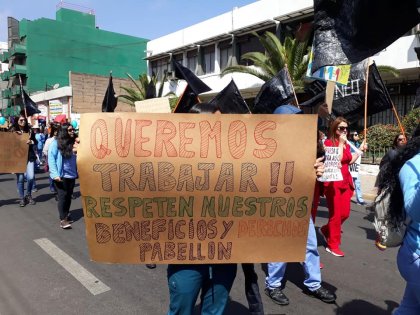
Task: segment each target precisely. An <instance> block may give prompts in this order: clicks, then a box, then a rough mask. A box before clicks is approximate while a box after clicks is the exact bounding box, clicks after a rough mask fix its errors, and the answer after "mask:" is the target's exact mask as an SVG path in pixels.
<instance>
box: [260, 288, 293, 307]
mask: <svg viewBox="0 0 420 315" xmlns="http://www.w3.org/2000/svg"><path fill="white" fill-rule="evenodd" d="M264 292H265V294H266V295H267V296H268V297H269V298H270V299H271V300H272V301H273V302H274V303H276V304H278V305H288V304H289V299H288V298H287V296H286V295H285V294H284V293H283V291H282V289H280V288H274V289H270V288H265V290H264Z"/></svg>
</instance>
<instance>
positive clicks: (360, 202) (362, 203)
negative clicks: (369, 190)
mask: <svg viewBox="0 0 420 315" xmlns="http://www.w3.org/2000/svg"><path fill="white" fill-rule="evenodd" d="M357 204H358V205H360V206H366V202H364V201H358V202H357Z"/></svg>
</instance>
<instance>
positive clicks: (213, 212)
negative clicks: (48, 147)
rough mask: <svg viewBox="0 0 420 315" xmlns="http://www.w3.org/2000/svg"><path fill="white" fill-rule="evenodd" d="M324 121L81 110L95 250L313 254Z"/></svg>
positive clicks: (250, 257)
mask: <svg viewBox="0 0 420 315" xmlns="http://www.w3.org/2000/svg"><path fill="white" fill-rule="evenodd" d="M316 125H317V117H316V115H249V114H243V115H229V114H214V115H210V114H207V115H206V114H148V115H147V118H145V116H144V115H141V114H133V113H126V114H125V113H106V114H98V113H92V114H82V115H81V123H80V139H82V140H81V142H80V146H79V148H78V157H77V159H78V161H77V162H78V170H79V176H80V186H81V193H82V204H83V209H84V216H85V222H86V235H87V241H88V247H89V253H90V257H91V258H92V260H94V261H99V262H110V263H151V262H153V263H163V264H168V263H177V264H203V263H240V262H268V261H284V262H290V261H304V259H305V251H306V241H307V233H308V220H309V215H310V210H309V209H310V207H311V204H312V196H313V190H314V184H315V171H314V168H313V165H314V161H315V154H316ZM297 144H298V146H297Z"/></svg>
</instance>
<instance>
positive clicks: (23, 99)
mask: <svg viewBox="0 0 420 315" xmlns="http://www.w3.org/2000/svg"><path fill="white" fill-rule="evenodd" d="M19 84H20V94H21V97H22V103H23V109H24V111H25V118H26V119H28V115H27V113H26V104H25V95H23V86H22V78H21V77H20V74H19Z"/></svg>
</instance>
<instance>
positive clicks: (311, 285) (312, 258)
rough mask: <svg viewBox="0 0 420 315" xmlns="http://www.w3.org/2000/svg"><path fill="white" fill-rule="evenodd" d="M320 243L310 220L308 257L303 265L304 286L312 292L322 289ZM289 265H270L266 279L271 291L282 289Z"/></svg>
mask: <svg viewBox="0 0 420 315" xmlns="http://www.w3.org/2000/svg"><path fill="white" fill-rule="evenodd" d="M317 246H318V243H317V240H316V232H315V226H314V223H313V221H312V218H309V231H308V240H307V243H306V257H305V261H304V262H303V263H302V265H303V269H304V271H305V280H304V281H303V284H304V285H305V286H306V287H307V288H308V290H310V291H315V290H318V289H319V288H320V287H321V269H320V268H319V253H318V248H317ZM286 266H287V263H283V262H277V263H268V276H267V277H266V278H265V286H266V287H267V288H269V289H274V288H280V287H281V286H282V283H281V282H282V280H283V277H284V273H285V271H286Z"/></svg>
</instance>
